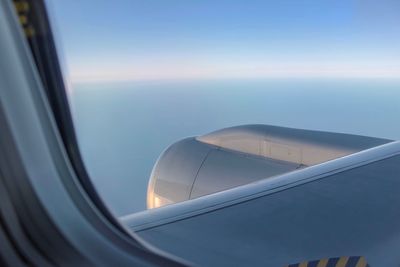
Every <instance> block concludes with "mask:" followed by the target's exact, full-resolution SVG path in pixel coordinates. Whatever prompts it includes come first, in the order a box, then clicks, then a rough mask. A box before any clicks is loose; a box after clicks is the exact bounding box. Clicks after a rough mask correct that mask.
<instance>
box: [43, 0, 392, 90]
mask: <svg viewBox="0 0 400 267" xmlns="http://www.w3.org/2000/svg"><path fill="white" fill-rule="evenodd" d="M48 3H49V6H50V10H51V17H52V20H53V21H54V22H55V25H54V32H55V34H56V38H57V40H58V43H59V45H60V48H59V49H60V51H61V53H63V55H64V60H65V65H66V69H67V70H68V73H69V75H68V76H69V79H70V80H71V81H72V82H82V81H112V80H160V79H178V80H179V79H214V78H224V79H225V78H226V79H233V78H276V77H277V78H282V77H283V78H285V77H346V78H347V77H356V78H358V77H361V78H366V77H378V78H381V77H383V78H397V77H400V49H399V47H400V30H399V25H400V1H399V0H357V1H355V0H354V1H352V0H280V1H276V0H271V1H268V0H141V1H138V0H116V1H109V0H85V1H78V0H71V1H65V0H48Z"/></svg>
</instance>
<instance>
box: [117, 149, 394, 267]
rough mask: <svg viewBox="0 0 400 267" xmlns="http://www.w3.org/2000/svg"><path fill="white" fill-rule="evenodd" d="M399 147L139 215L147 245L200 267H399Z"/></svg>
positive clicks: (136, 227) (137, 227)
mask: <svg viewBox="0 0 400 267" xmlns="http://www.w3.org/2000/svg"><path fill="white" fill-rule="evenodd" d="M399 210H400V142H391V143H388V144H384V145H381V146H377V147H375V148H371V149H367V150H364V151H361V152H358V153H355V154H352V155H349V156H345V157H342V158H338V159H335V160H331V161H328V162H325V163H321V164H318V165H315V166H311V167H308V168H304V169H299V170H296V171H294V172H291V173H287V174H283V175H280V176H276V177H272V178H269V179H265V180H261V181H258V182H254V183H251V184H247V185H243V186H240V187H237V188H233V189H229V190H226V191H222V192H219V193H215V194H212V195H208V196H203V197H200V198H197V199H193V200H189V201H186V202H182V203H177V204H175V205H170V206H165V207H161V208H157V209H152V210H148V211H145V212H142V213H137V214H133V215H130V216H126V217H124V218H122V219H121V220H122V222H123V223H124V224H125V225H126V226H127V227H128V228H129V229H130V230H131V231H134V232H135V233H136V234H138V235H139V236H140V237H142V238H143V239H144V240H146V241H148V242H150V243H151V244H153V245H155V246H157V247H159V248H161V249H162V250H165V251H168V252H171V253H172V254H174V255H177V256H180V257H182V258H183V259H187V260H189V261H191V262H193V263H195V264H198V265H199V266H238V265H240V266H276V267H279V266H282V267H283V266H357V267H359V266H367V264H368V266H372V267H380V266H398V262H400V253H399V250H398V248H400V226H399V225H400V224H399V223H400V212H399Z"/></svg>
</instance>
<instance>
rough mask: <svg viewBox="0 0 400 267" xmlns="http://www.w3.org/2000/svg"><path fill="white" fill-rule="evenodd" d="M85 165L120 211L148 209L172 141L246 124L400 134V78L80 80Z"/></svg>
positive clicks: (78, 119) (77, 105)
mask: <svg viewBox="0 0 400 267" xmlns="http://www.w3.org/2000/svg"><path fill="white" fill-rule="evenodd" d="M70 100H71V105H72V110H73V114H74V120H75V126H76V130H77V134H78V139H79V143H80V147H81V153H82V155H83V158H84V161H85V164H86V166H87V169H88V171H89V174H90V176H91V178H92V179H93V182H94V184H95V186H96V188H97V190H98V192H99V193H100V195H101V196H102V197H103V199H104V201H105V203H106V204H107V205H108V206H109V208H110V209H111V210H112V211H113V212H114V213H115V215H117V216H122V215H126V214H129V213H133V212H137V211H141V210H144V209H145V208H146V189H147V182H148V179H149V176H150V172H151V169H152V167H153V165H154V163H155V162H156V160H157V158H158V156H159V155H160V153H161V152H162V151H163V150H164V149H165V148H167V147H168V146H169V145H170V144H172V143H174V142H176V141H178V140H180V139H182V138H185V137H188V136H196V135H201V134H205V133H208V132H211V131H214V130H217V129H220V128H224V127H229V126H235V125H241V124H258V123H260V124H270V125H278V126H286V127H292V128H302V129H311V130H323V131H332V132H341V133H351V134H360V135H367V136H375V137H382V138H389V139H394V140H400V79H399V80H383V79H375V80H373V79H364V80H356V79H353V80H352V79H343V80H328V79H319V80H317V79H314V80H302V79H292V80H278V79H276V80H234V81H148V82H115V83H111V82H107V83H104V82H103V83H81V84H79V83H77V84H73V85H72V92H71V96H70Z"/></svg>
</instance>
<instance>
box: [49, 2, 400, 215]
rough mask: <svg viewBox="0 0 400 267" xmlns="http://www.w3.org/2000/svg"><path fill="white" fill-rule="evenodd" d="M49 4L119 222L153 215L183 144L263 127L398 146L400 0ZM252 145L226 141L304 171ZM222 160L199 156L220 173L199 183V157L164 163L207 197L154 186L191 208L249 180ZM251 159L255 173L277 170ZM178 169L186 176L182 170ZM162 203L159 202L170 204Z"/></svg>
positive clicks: (99, 180) (79, 124) (295, 157)
mask: <svg viewBox="0 0 400 267" xmlns="http://www.w3.org/2000/svg"><path fill="white" fill-rule="evenodd" d="M49 3H50V11H51V12H52V14H53V17H54V19H55V27H54V30H55V31H56V35H57V36H58V38H59V41H60V42H61V44H62V47H63V51H62V52H63V53H64V55H65V64H66V67H67V73H66V79H67V81H68V84H69V97H70V100H71V101H70V102H71V109H72V111H73V115H74V120H75V125H76V131H77V135H78V138H79V144H80V149H81V153H82V155H83V157H84V160H85V164H86V166H87V168H88V171H89V174H90V176H91V178H92V179H93V181H94V184H95V186H96V188H97V190H98V192H99V193H100V195H101V196H102V197H103V198H104V200H105V202H106V203H107V205H108V206H109V207H110V208H111V209H112V211H113V212H114V213H115V214H116V215H118V216H122V215H127V214H130V213H133V212H137V211H142V210H145V209H146V198H147V197H148V196H147V194H148V192H147V188H148V183H149V179H150V176H151V171H152V169H153V166H154V165H155V163H156V162H157V159H158V158H159V156H160V155H161V153H162V152H163V151H164V150H165V149H167V148H168V147H169V146H170V145H171V144H173V143H175V142H177V141H180V140H182V139H184V138H186V137H192V136H203V135H205V134H207V133H210V132H213V131H215V130H219V129H222V128H226V127H231V126H238V125H248V124H251V125H254V124H261V125H276V126H284V127H290V128H299V129H309V130H320V131H328V132H336V133H349V134H356V135H364V136H371V137H379V138H388V139H396V140H397V139H400V124H399V123H398V116H399V114H400V105H399V100H400V50H399V47H400V31H399V30H398V25H399V24H400V4H399V3H400V2H399V1H392V0H383V1H382V0H366V1H348V0H335V1H320V0H301V1H297V0H296V1H289V0H284V1H265V0H251V1H249V0H201V1H194V0H193V1H188V0H168V1H166V0H141V1H139V0H134V1H132V0H118V1H97V0H96V1H61V0H52V1H49ZM242 137H243V136H242ZM213 138H214V137H212V138H211V139H210V138H209V139H207V140H208V141H207V142H209V143H210V142H211V143H212V142H214V141H213V140H216V139H215V138H214V139H213ZM242 139H243V138H242ZM242 139H241V140H239V141H237V140H236V139H232V140H231V139H229V140H228V141H226V140H225V141H224V142H225V143H224V144H222V145H221V143H218V144H217V145H219V146H223V147H224V148H226V151H225V150H224V151H225V152H226V153H229V151H231V150H234V151H236V152H238V151H239V152H241V153H244V154H251V155H253V154H254V155H255V154H257V153H258V154H257V155H256V156H258V157H264V156H265V157H272V156H271V155H272V154H274V155H275V158H274V160H276V162H278V161H280V160H283V161H285V160H288V158H287V157H286V156H285V155H286V154H290V162H297V161H298V162H297V163H299V162H300V156H299V155H300V154H296V153H300V152H299V151H297V150H296V149H292V148H291V147H289V148H288V147H287V146H285V145H282V146H281V145H279V146H277V145H276V144H275V143H274V144H270V143H265V138H264V139H262V141H260V142H262V143H260V142H259V141H257V140H258V139H257V138H254V135H251V137H248V136H246V138H244V139H243V140H242ZM202 140H203V141H204V140H206V139H205V138H204V139H202ZM210 140H211V141H210ZM204 142H206V141H204ZM215 142H216V141H215ZM207 144H208V143H207ZM212 145H216V144H214V143H213V144H212ZM194 146H195V145H194ZM187 147H188V150H191V149H193V151H196V153H197V152H198V153H203V152H199V151H201V149H202V148H197V147H196V148H192V147H190V146H189V145H187ZM204 151H205V152H204V153H209V152H207V151H208V150H207V151H206V150H204ZM254 151H256V152H254ZM271 151H272V152H271ZM225 152H218V153H217V152H215V153H214V152H213V154H210V155H208V156H207V157H208V158H207V160H211V158H212V159H215V161H212V162H208V161H205V160H203V161H202V160H201V159H204V158H205V157H206V156H204V157H203V158H201V157H200V156H199V157H200V163H204V164H205V165H204V168H209V169H207V171H206V169H204V171H202V172H198V173H195V174H194V175H193V170H196V168H197V170H199V167H196V166H197V165H196V164H198V161H197V160H198V159H191V156H192V155H194V154H190V156H188V155H187V154H184V155H183V154H182V156H179V157H178V156H177V158H176V160H178V161H179V160H180V161H179V162H176V161H174V159H175V158H174V159H171V160H170V161H168V162H166V163H165V164H166V166H167V167H162V168H161V167H160V171H164V172H168V171H170V172H171V173H169V174H168V175H169V176H170V177H173V178H174V177H179V175H183V176H184V175H187V177H189V178H190V179H192V178H193V181H192V183H193V184H194V183H197V182H198V183H199V188H200V189H198V190H197V189H195V190H193V188H191V189H187V188H183V187H182V188H179V184H178V183H176V184H175V183H174V180H173V179H172V180H168V181H164V184H163V188H161V187H160V188H158V187H157V186H156V188H155V189H154V190H155V191H157V190H159V191H160V192H161V191H163V190H164V191H168V190H178V191H179V190H181V191H179V192H182V195H179V197H181V198H182V199H184V198H185V197H186V195H184V193H183V192H187V190H189V194H192V196H196V194H198V195H199V196H200V195H201V194H202V192H205V191H204V190H205V189H204V188H207V186H208V184H205V185H204V186H203V187H200V185H201V183H203V182H204V183H207V181H208V180H207V179H217V180H218V179H221V180H218V181H223V177H224V176H229V177H234V175H235V174H237V173H239V172H240V170H239V171H238V170H236V169H235V168H234V167H235V166H241V163H236V162H237V161H238V159H237V158H236V157H235V158H231V155H229V156H225V154H224V155H222V154H221V153H225ZM174 153H175V152H174ZM179 153H180V152H179ZM185 153H186V152H185ZM268 153H269V154H268ZM176 154H178V152H176ZM196 155H197V154H196ZM199 155H200V154H199ZM193 157H194V156H193ZM254 162H256V161H254ZM254 162H253V163H249V165H248V166H250V167H249V168H250V169H251V170H252V171H254V170H259V171H260V172H261V171H262V170H264V169H265V168H266V167H265V166H264V165H262V166H260V165H257V164H258V163H254ZM276 162H275V161H274V162H273V163H271V164H275V165H276V164H278V163H276ZM297 163H296V164H297ZM300 163H301V162H300ZM300 163H299V164H300ZM191 164H192V165H193V166H192V165H191ZM251 164H253V165H251ZM279 164H280V163H279ZM279 164H278V165H279ZM176 165H179V166H180V168H181V169H182V172H180V173H179V174H176V173H172V172H173V171H175V169H174V168H176ZM195 165H196V166H195ZM275 165H274V166H275ZM300 165H301V164H300ZM268 166H269V165H268ZM271 166H272V165H271ZM288 166H289V167H288V168H289V169H292V167H291V166H292V165H288ZM296 166H297V165H296ZM297 167H298V166H297ZM297 167H296V168H297ZM185 168H186V169H185ZM218 168H220V169H221V168H224V171H225V170H226V169H228V170H229V169H230V170H231V173H230V172H229V171H227V172H226V173H227V174H226V173H225V172H224V173H223V174H221V172H219V171H220V169H218ZM268 168H269V167H268ZM274 168H275V167H274ZM276 168H278V167H276ZM279 168H283V167H279ZM293 168H294V167H293ZM183 169H184V170H183ZM217 169H218V170H217ZM232 170H233V171H232ZM185 171H187V173H185ZM212 171H215V172H213V174H210V173H211V172H212ZM207 172H208V174H207ZM217 174H218V175H219V176H216V177H214V176H215V175H217ZM213 175H214V176H213ZM202 177H204V178H202ZM210 177H211V178H210ZM189 178H188V179H189ZM196 179H204V180H196ZM195 180H196V181H195ZM231 182H232V181H231ZM221 183H222V182H221ZM234 183H235V182H232V184H234ZM193 184H192V185H193ZM174 186H175V187H174ZM213 186H215V188H213V190H215V191H218V190H219V189H218V188H223V187H219V186H221V185H220V184H214V185H213ZM171 188H173V189H171ZM185 190H186V191H185ZM196 190H197V191H196ZM201 190H203V191H201ZM210 192H211V191H210ZM156 193H157V192H156ZM175 193H176V192H175ZM185 194H186V193H185ZM177 197H178V196H177ZM152 201H153V202H154V203H155V204H154V203H153V204H154V205H155V206H159V205H162V204H169V203H170V201H171V199H168V198H163V197H161V196H158V197H154V199H153V200H152ZM156 202H157V203H156Z"/></svg>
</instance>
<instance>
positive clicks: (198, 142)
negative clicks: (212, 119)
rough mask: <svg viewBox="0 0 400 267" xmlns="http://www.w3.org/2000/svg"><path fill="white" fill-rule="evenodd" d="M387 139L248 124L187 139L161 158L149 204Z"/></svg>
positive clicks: (232, 184)
mask: <svg viewBox="0 0 400 267" xmlns="http://www.w3.org/2000/svg"><path fill="white" fill-rule="evenodd" d="M388 142H390V140H387V139H380V138H373V137H365V136H357V135H349V134H340V133H330V132H320V131H309V130H299V129H291V128H284V127H276V126H268V125H244V126H237V127H231V128H226V129H222V130H219V131H216V132H212V133H210V134H207V135H203V136H199V137H191V138H186V139H184V140H181V141H179V142H177V143H175V144H173V145H171V146H170V147H169V148H167V149H166V150H165V151H164V152H163V153H162V155H161V156H160V157H159V159H158V160H157V162H156V164H155V166H154V168H153V171H152V174H151V177H150V181H149V185H148V191H147V208H156V207H161V206H164V205H168V204H172V203H177V202H181V201H185V200H189V199H193V198H197V197H200V196H204V195H208V194H212V193H215V192H218V191H222V190H226V189H229V188H233V187H237V186H240V185H244V184H248V183H251V182H255V181H258V180H261V179H267V178H269V177H272V176H276V175H280V174H283V173H287V172H290V171H293V170H296V169H299V168H305V167H307V166H312V165H316V164H319V163H322V162H325V161H328V160H332V159H336V158H339V157H343V156H346V155H349V154H352V153H355V152H358V151H361V150H364V149H368V148H371V147H374V146H378V145H382V144H385V143H388Z"/></svg>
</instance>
